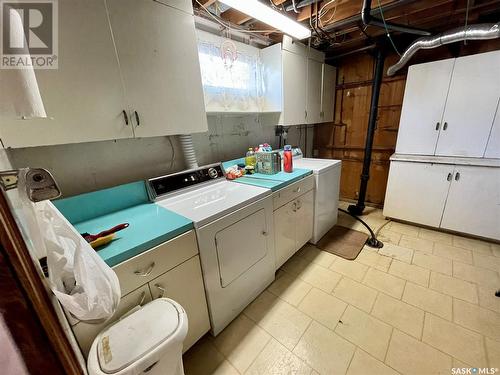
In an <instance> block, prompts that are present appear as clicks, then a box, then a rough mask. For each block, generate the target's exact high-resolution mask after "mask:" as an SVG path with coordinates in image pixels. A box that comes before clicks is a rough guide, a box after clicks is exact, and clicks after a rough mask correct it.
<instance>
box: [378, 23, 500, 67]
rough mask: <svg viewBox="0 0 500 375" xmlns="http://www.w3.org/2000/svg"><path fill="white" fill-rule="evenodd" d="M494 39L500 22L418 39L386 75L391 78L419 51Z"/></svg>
mask: <svg viewBox="0 0 500 375" xmlns="http://www.w3.org/2000/svg"><path fill="white" fill-rule="evenodd" d="M495 38H500V22H498V23H485V24H478V25H470V26H467V27H466V28H465V27H457V28H455V29H451V30H449V31H445V32H443V33H441V34H439V35H433V36H427V37H423V38H419V39H417V40H416V41H415V42H413V43H412V44H411V45H410V46H409V47H408V48H407V49H406V51H405V52H404V53H403V54H402V55H401V58H400V59H399V61H398V62H397V63H396V64H394V65H392V66H391V67H389V69H387V75H388V76H392V75H394V73H396V72H397V71H398V70H400V69H401V68H402V67H404V66H405V65H406V64H407V63H408V61H409V60H410V59H411V58H412V56H413V55H414V54H415V53H417V51H418V50H419V49H432V48H436V47H439V46H442V45H444V44H450V43H454V42H460V41H462V40H486V39H495Z"/></svg>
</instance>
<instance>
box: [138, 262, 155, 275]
mask: <svg viewBox="0 0 500 375" xmlns="http://www.w3.org/2000/svg"><path fill="white" fill-rule="evenodd" d="M153 268H155V262H153V263H151V265H150V266H149V267H148V268H147V269H146V271H134V275H136V276H141V277H147V276H149V275H151V272H153Z"/></svg>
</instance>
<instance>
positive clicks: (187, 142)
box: [179, 134, 198, 169]
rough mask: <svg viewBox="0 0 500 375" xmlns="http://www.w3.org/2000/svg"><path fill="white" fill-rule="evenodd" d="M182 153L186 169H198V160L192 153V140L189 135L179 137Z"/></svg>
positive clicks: (194, 153) (193, 152)
mask: <svg viewBox="0 0 500 375" xmlns="http://www.w3.org/2000/svg"><path fill="white" fill-rule="evenodd" d="M179 141H180V143H181V149H182V153H183V154H184V160H185V162H186V167H187V168H188V169H194V168H198V160H197V159H196V152H195V151H194V146H193V138H192V137H191V134H181V135H179Z"/></svg>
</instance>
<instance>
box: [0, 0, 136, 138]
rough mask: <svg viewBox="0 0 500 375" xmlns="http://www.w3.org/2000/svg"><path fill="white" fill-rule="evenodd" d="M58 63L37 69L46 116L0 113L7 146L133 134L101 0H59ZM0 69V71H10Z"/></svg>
mask: <svg viewBox="0 0 500 375" xmlns="http://www.w3.org/2000/svg"><path fill="white" fill-rule="evenodd" d="M58 4H59V30H60V32H59V58H58V66H59V67H58V69H54V70H41V69H39V70H36V71H35V74H36V78H37V81H38V86H39V89H40V94H41V96H42V100H43V103H44V106H45V110H46V112H47V116H48V117H49V118H46V119H26V120H22V119H20V118H17V119H16V118H6V117H5V116H2V115H1V114H0V133H1V138H2V142H3V144H4V146H5V147H13V148H16V147H30V146H44V145H53V144H62V143H77V142H90V141H100V140H106V139H119V138H130V137H133V132H132V125H131V122H130V121H129V125H128V126H127V125H126V121H125V117H124V115H123V113H122V111H124V110H126V109H127V105H126V102H125V97H124V92H123V87H122V83H121V79H120V71H119V67H118V64H117V61H116V56H115V52H114V46H113V39H112V36H111V31H110V29H109V23H108V19H107V16H106V10H105V6H104V3H103V1H102V0H86V1H70V0H60V1H59V3H58ZM11 73H12V71H9V70H3V71H2V72H1V73H0V74H11Z"/></svg>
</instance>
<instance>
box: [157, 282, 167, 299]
mask: <svg viewBox="0 0 500 375" xmlns="http://www.w3.org/2000/svg"><path fill="white" fill-rule="evenodd" d="M155 287H156V289H158V290H159V291H160V295H159V296H158V298H163V297H165V294H166V293H167V290H166V289H165V288H164V287H163V286H161V285H160V284H155Z"/></svg>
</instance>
